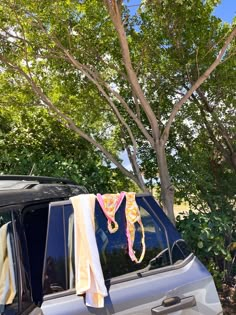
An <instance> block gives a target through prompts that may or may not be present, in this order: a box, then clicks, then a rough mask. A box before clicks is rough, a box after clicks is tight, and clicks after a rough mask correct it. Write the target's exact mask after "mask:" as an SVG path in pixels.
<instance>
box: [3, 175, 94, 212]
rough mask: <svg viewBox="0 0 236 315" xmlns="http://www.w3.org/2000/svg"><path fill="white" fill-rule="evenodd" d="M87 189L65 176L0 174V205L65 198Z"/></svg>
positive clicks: (85, 191) (84, 191)
mask: <svg viewBox="0 0 236 315" xmlns="http://www.w3.org/2000/svg"><path fill="white" fill-rule="evenodd" d="M81 193H88V191H87V189H86V188H85V187H83V186H79V185H78V184H77V183H76V182H74V181H71V180H69V179H65V178H57V177H46V176H24V175H0V207H3V206H8V205H13V204H26V203H29V202H36V201H46V200H57V199H65V198H69V197H71V196H75V195H78V194H81Z"/></svg>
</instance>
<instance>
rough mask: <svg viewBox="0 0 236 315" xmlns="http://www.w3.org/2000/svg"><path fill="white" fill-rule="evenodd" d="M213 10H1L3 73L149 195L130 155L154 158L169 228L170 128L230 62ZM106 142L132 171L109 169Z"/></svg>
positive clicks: (71, 5)
mask: <svg viewBox="0 0 236 315" xmlns="http://www.w3.org/2000/svg"><path fill="white" fill-rule="evenodd" d="M214 2H216V1H210V0H209V1H205V2H204V3H202V1H200V0H198V1H189V2H188V4H187V5H182V4H181V3H180V1H179V0H176V1H174V3H173V1H169V0H163V1H160V0H157V1H152V2H148V1H147V2H146V4H145V3H144V4H142V5H141V7H140V18H139V19H138V20H135V19H133V18H132V17H129V15H128V11H127V8H126V7H125V6H124V5H123V3H122V1H115V0H104V4H105V5H104V6H101V3H100V1H95V0H93V1H91V0H90V1H80V2H79V3H78V2H77V1H70V0H69V1H66V2H64V1H59V0H58V1H54V2H51V1H44V2H34V3H32V2H30V1H26V0H25V1H23V0H21V1H14V2H13V1H10V2H9V1H2V3H1V11H2V18H1V22H0V27H1V33H0V36H1V41H2V48H1V54H0V61H1V65H2V68H3V69H4V71H9V72H10V73H11V75H12V77H14V81H15V82H19V84H22V78H23V79H24V84H26V85H28V88H31V89H32V91H33V92H34V93H35V95H36V96H37V97H38V98H39V99H40V102H41V104H43V105H44V106H46V107H47V108H48V109H49V110H50V111H51V112H53V113H54V115H56V116H57V117H58V119H62V120H63V121H64V122H66V124H67V126H68V127H69V128H70V129H71V130H73V131H75V132H76V133H77V134H79V135H80V136H81V137H82V138H84V139H86V140H87V141H89V142H90V143H91V144H93V145H95V146H96V148H98V149H99V150H101V152H102V153H103V154H104V155H105V156H106V158H107V159H109V160H110V161H111V162H112V163H114V164H115V165H116V167H118V168H119V169H120V170H121V172H122V173H123V174H124V175H125V176H127V177H129V178H130V179H132V180H133V181H134V182H135V183H136V184H137V185H138V186H139V187H140V188H141V189H142V190H143V191H147V190H148V188H147V187H146V184H145V180H144V178H143V176H142V169H141V168H140V164H141V162H140V159H139V157H140V156H139V148H140V147H141V148H142V147H143V146H147V147H148V148H149V150H150V152H154V155H155V159H156V162H157V165H158V171H156V173H158V175H159V177H160V184H161V200H162V203H163V206H164V209H165V210H166V212H167V214H168V215H169V217H170V219H171V220H172V221H174V214H173V203H174V187H173V184H172V182H171V177H170V174H169V169H168V164H167V155H166V148H167V145H168V141H169V136H170V128H171V127H172V126H173V122H174V120H175V118H176V116H177V114H178V112H179V111H180V109H181V108H182V107H183V104H184V103H186V102H187V101H188V100H189V98H190V97H191V96H192V95H193V93H194V92H195V91H199V88H200V86H201V85H202V84H203V82H204V81H206V79H208V78H209V77H210V75H211V74H212V72H213V71H214V70H215V68H216V67H217V66H218V65H219V64H220V63H221V61H222V60H225V58H226V56H227V58H228V55H227V49H228V48H229V47H230V54H233V53H234V50H233V48H231V47H234V46H233V44H231V42H232V41H233V39H234V38H235V36H236V28H233V27H232V28H230V27H229V26H224V27H221V25H220V22H219V21H218V20H216V19H214V17H212V16H211V12H212V10H213V7H214ZM173 5H174V6H175V10H173V9H172V8H173ZM193 9H194V10H195V11H196V15H193V14H192V10H193ZM199 21H201V23H200V24H196V23H199ZM183 22H185V28H183V27H182V26H183ZM206 54H207V59H206V58H205V55H206ZM196 56H197V57H198V63H197V67H198V70H199V71H198V75H197V76H195V77H194V76H192V77H191V76H190V77H189V76H188V74H189V69H188V68H187V69H186V67H185V68H184V65H186V61H188V59H189V61H190V62H189V63H190V64H191V63H192V60H193V58H195V59H196ZM154 60H155V62H154ZM205 60H206V61H207V62H206V61H205ZM202 61H204V63H203V62H202ZM187 63H188V62H187ZM150 66H151V67H150ZM65 89H66V91H65ZM162 89H163V90H162ZM63 93H64V94H63ZM81 114H83V115H84V117H81V116H82V115H81ZM98 124H100V130H99V131H98V128H97V127H98ZM94 125H96V128H95V126H94ZM110 139H112V143H113V144H115V149H116V150H115V151H117V150H126V152H127V154H128V156H129V159H130V162H131V165H132V171H129V170H127V169H126V168H125V167H124V166H123V165H122V164H121V163H120V162H119V161H118V160H117V155H116V154H115V152H114V150H113V148H112V147H111V146H110V145H109V141H110ZM136 139H138V140H136ZM107 140H109V141H108V143H107Z"/></svg>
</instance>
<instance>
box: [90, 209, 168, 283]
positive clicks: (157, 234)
mask: <svg viewBox="0 0 236 315" xmlns="http://www.w3.org/2000/svg"><path fill="white" fill-rule="evenodd" d="M139 210H140V214H141V217H142V224H143V227H144V232H145V245H146V250H145V255H144V258H143V260H142V262H141V263H135V262H133V261H132V260H131V259H130V257H129V254H128V242H127V236H126V219H125V211H124V204H123V205H121V208H120V209H119V211H117V213H116V221H117V223H118V225H119V229H118V230H117V232H115V233H113V234H111V233H110V232H109V231H108V228H107V219H106V217H105V215H104V214H103V213H102V210H101V209H100V207H98V206H97V208H96V219H97V223H98V229H97V231H96V236H97V243H98V248H99V252H100V258H101V263H102V267H103V273H104V278H105V279H111V278H114V277H117V276H121V275H125V274H129V273H132V272H143V271H148V270H151V269H157V268H161V267H165V266H168V265H169V264H170V259H169V250H168V242H167V239H166V237H165V233H164V229H163V227H162V226H161V225H160V224H159V223H158V221H156V220H154V219H153V218H152V216H151V215H150V213H149V212H148V211H147V210H146V209H145V208H144V207H141V206H140V207H139ZM135 229H136V231H135V241H134V244H133V249H134V252H135V255H136V257H137V258H139V257H140V255H141V252H142V232H141V228H140V226H139V225H138V224H136V225H135Z"/></svg>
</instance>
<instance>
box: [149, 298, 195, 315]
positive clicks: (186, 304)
mask: <svg viewBox="0 0 236 315" xmlns="http://www.w3.org/2000/svg"><path fill="white" fill-rule="evenodd" d="M195 305H196V300H195V297H194V296H189V297H186V298H183V299H181V298H179V297H178V296H174V297H170V298H167V299H165V300H163V301H162V304H161V305H159V306H156V307H154V308H153V309H152V315H164V314H169V313H173V312H177V311H179V310H184V309H186V308H191V307H193V306H195Z"/></svg>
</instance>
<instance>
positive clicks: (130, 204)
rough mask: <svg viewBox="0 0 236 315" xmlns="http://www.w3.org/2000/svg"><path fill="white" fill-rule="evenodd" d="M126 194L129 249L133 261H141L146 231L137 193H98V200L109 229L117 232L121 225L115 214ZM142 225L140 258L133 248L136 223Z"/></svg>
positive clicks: (143, 253) (144, 248)
mask: <svg viewBox="0 0 236 315" xmlns="http://www.w3.org/2000/svg"><path fill="white" fill-rule="evenodd" d="M125 196H126V206H125V216H126V222H127V227H126V236H127V240H128V251H129V256H130V258H131V260H132V261H134V262H136V263H140V262H141V261H142V260H143V258H144V255H145V250H146V247H145V233H144V227H143V224H142V221H141V215H140V212H139V208H138V205H137V203H136V201H135V193H125V192H121V193H120V194H105V195H101V194H97V200H98V202H99V204H100V206H101V208H102V210H103V212H104V214H105V216H106V217H107V220H108V230H109V232H110V233H115V232H116V231H117V230H118V228H119V226H118V223H117V222H116V220H115V214H116V212H117V210H118V208H119V207H120V205H121V202H122V200H123V199H124V197H125ZM136 222H137V223H138V224H139V225H140V228H141V231H142V253H141V256H140V258H139V259H137V257H136V256H135V252H134V250H133V244H134V240H135V223H136Z"/></svg>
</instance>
